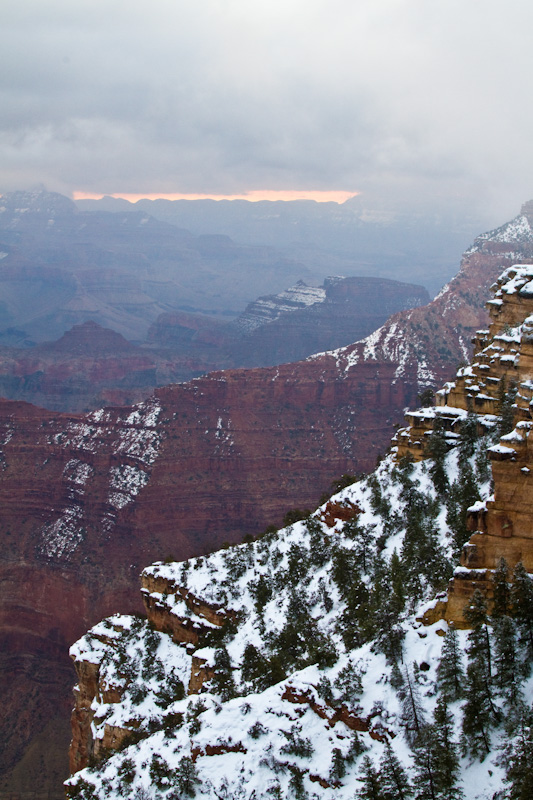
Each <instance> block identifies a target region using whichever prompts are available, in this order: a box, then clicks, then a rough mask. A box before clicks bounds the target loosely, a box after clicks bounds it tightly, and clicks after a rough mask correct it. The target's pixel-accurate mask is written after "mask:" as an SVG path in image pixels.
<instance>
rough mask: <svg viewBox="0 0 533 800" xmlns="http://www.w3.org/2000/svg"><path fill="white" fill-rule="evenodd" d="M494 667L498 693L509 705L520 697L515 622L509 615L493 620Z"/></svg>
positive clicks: (514, 703)
mask: <svg viewBox="0 0 533 800" xmlns="http://www.w3.org/2000/svg"><path fill="white" fill-rule="evenodd" d="M493 630H494V667H495V672H496V676H495V678H496V685H497V687H498V693H499V694H500V696H501V697H503V699H504V700H505V701H506V702H507V703H509V704H510V705H513V706H514V705H516V703H517V702H518V699H519V697H520V675H519V672H520V668H519V663H518V657H517V641H516V629H515V623H514V621H513V620H512V619H510V618H509V617H505V616H504V617H498V618H497V619H495V620H494V625H493Z"/></svg>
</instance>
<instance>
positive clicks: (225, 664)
mask: <svg viewBox="0 0 533 800" xmlns="http://www.w3.org/2000/svg"><path fill="white" fill-rule="evenodd" d="M214 666H215V669H214V672H215V674H214V678H213V683H214V684H215V687H216V691H217V693H218V694H220V696H221V698H222V700H230V699H231V698H232V697H235V681H234V680H233V675H232V669H231V660H230V657H229V653H228V651H227V649H226V647H225V646H224V645H223V646H222V647H218V648H217V649H216V650H215V665H214Z"/></svg>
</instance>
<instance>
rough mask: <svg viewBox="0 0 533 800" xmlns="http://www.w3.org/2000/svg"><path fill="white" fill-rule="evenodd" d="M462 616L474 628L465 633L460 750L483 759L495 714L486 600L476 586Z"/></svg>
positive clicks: (487, 748)
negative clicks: (464, 673) (466, 659)
mask: <svg viewBox="0 0 533 800" xmlns="http://www.w3.org/2000/svg"><path fill="white" fill-rule="evenodd" d="M464 616H465V617H466V619H467V621H468V622H470V624H471V625H474V628H473V630H471V631H470V633H469V635H468V642H469V646H468V649H467V652H468V666H467V668H466V687H465V697H466V703H465V705H464V707H463V740H462V741H463V750H464V752H470V753H471V754H472V755H473V756H475V757H477V756H479V758H480V759H481V760H483V759H484V758H485V756H486V755H487V753H488V752H489V750H490V730H491V728H492V727H494V725H495V724H496V722H497V721H498V718H499V715H498V711H497V709H496V707H495V705H494V702H493V698H492V688H491V669H492V667H491V648H490V638H489V632H488V628H487V603H486V601H485V598H484V597H483V595H482V593H481V592H480V591H479V589H476V590H475V592H474V595H473V597H472V600H471V602H470V605H469V606H468V607H467V608H466V609H465V611H464Z"/></svg>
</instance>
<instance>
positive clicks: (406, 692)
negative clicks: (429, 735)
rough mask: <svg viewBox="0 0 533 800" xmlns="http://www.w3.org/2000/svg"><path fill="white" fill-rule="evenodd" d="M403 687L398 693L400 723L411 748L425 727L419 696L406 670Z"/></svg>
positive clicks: (413, 681)
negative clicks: (400, 707)
mask: <svg viewBox="0 0 533 800" xmlns="http://www.w3.org/2000/svg"><path fill="white" fill-rule="evenodd" d="M403 677H404V683H403V687H402V688H401V689H400V690H399V691H398V696H399V697H400V700H401V703H402V721H403V723H404V725H405V736H406V739H407V741H408V742H409V744H410V745H411V746H412V745H413V744H414V743H415V742H416V740H417V739H418V738H419V737H420V735H421V732H422V728H423V727H424V725H425V720H424V711H423V709H422V704H421V702H420V695H419V693H418V688H417V685H416V683H415V680H414V678H413V676H412V675H411V674H410V672H409V670H408V668H407V667H406V668H405V670H404V675H403Z"/></svg>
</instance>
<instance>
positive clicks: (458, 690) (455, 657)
mask: <svg viewBox="0 0 533 800" xmlns="http://www.w3.org/2000/svg"><path fill="white" fill-rule="evenodd" d="M464 677H465V673H464V669H463V658H462V650H461V648H460V645H459V636H458V635H457V631H456V630H455V628H454V627H453V626H450V627H449V628H448V631H447V633H446V636H445V638H444V644H443V646H442V653H441V658H440V663H439V666H438V667H437V687H438V690H439V692H440V695H441V697H443V698H444V699H445V700H446V701H447V702H448V703H451V702H453V701H454V700H459V699H460V698H461V697H462V696H463V686H464Z"/></svg>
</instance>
